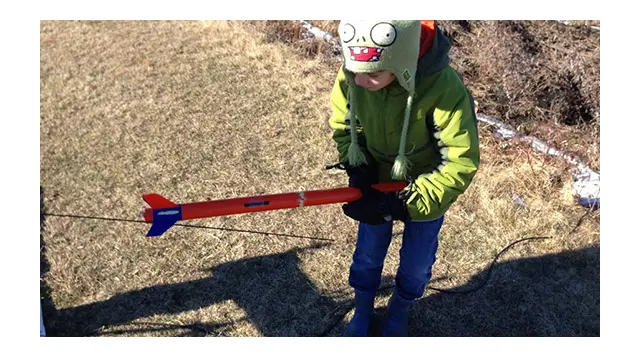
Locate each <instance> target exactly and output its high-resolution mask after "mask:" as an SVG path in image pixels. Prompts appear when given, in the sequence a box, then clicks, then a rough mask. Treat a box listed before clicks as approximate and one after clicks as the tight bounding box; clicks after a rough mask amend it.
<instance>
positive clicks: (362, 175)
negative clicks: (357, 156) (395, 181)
mask: <svg viewBox="0 0 640 357" xmlns="http://www.w3.org/2000/svg"><path fill="white" fill-rule="evenodd" d="M344 167H345V170H346V171H347V175H349V187H357V188H363V187H368V186H371V185H374V184H376V183H378V167H377V165H376V163H375V161H373V160H371V163H370V164H366V165H360V166H351V165H349V164H348V163H346V164H344Z"/></svg>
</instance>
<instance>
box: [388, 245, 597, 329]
mask: <svg viewBox="0 0 640 357" xmlns="http://www.w3.org/2000/svg"><path fill="white" fill-rule="evenodd" d="M485 274H486V271H483V272H481V273H480V274H478V275H475V276H474V277H473V278H472V279H471V280H470V281H469V283H468V284H467V285H466V286H461V287H460V288H459V290H464V289H470V288H473V287H475V286H477V285H478V284H479V283H481V282H482V281H484V279H485ZM436 285H437V284H433V285H432V286H436ZM456 290H458V288H456ZM381 313H382V312H381ZM409 335H410V336H599V335H600V249H599V248H597V247H594V248H585V249H581V250H577V251H570V252H565V253H561V254H553V255H545V256H540V257H534V258H525V259H517V260H512V261H506V262H502V263H498V264H496V266H495V267H494V271H493V274H492V276H491V279H490V281H489V282H488V283H487V285H485V286H484V287H483V288H482V289H480V290H478V291H476V292H473V293H470V294H448V293H439V292H436V293H434V294H430V295H428V296H426V297H425V298H423V299H421V300H419V301H418V302H417V303H416V304H415V305H414V306H413V307H412V308H411V320H410V325H409Z"/></svg>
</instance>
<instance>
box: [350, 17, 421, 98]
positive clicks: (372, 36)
mask: <svg viewBox="0 0 640 357" xmlns="http://www.w3.org/2000/svg"><path fill="white" fill-rule="evenodd" d="M339 32H340V40H341V44H342V52H343V57H344V61H345V69H347V70H348V71H351V72H354V73H363V72H366V73H370V72H377V71H383V70H387V71H391V72H393V73H394V74H395V76H396V77H397V78H398V82H399V83H400V84H401V85H402V86H403V87H404V88H405V89H406V90H407V91H409V92H412V91H413V88H414V83H415V82H414V80H415V78H414V76H415V72H416V68H417V66H418V54H419V51H420V21H418V20H416V21H406V20H381V21H363V20H353V21H348V20H343V21H341V22H340V26H339Z"/></svg>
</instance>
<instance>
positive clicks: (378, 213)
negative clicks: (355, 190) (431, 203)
mask: <svg viewBox="0 0 640 357" xmlns="http://www.w3.org/2000/svg"><path fill="white" fill-rule="evenodd" d="M360 191H361V192H362V198H360V199H359V200H356V201H353V202H349V203H347V204H345V205H342V211H343V212H344V214H345V215H347V216H349V217H351V218H352V219H354V220H356V221H360V222H363V223H367V224H371V225H379V224H383V223H385V222H388V221H391V220H398V221H405V220H406V219H407V217H408V216H409V213H408V211H407V205H406V199H405V198H404V195H402V194H401V193H402V191H401V192H390V193H386V194H385V193H382V192H380V191H378V190H376V189H374V188H372V187H371V186H365V187H362V188H360Z"/></svg>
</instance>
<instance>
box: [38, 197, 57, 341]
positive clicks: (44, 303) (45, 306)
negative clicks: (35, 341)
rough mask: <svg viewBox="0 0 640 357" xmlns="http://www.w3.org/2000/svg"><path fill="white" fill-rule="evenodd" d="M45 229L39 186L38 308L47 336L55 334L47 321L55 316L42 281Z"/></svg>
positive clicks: (47, 291) (47, 263)
mask: <svg viewBox="0 0 640 357" xmlns="http://www.w3.org/2000/svg"><path fill="white" fill-rule="evenodd" d="M45 227H46V219H45V208H44V189H43V188H42V186H40V306H41V307H42V320H43V323H44V326H45V332H46V334H47V335H50V334H52V333H53V334H55V333H56V331H55V329H50V328H49V326H48V323H47V321H50V320H51V319H54V318H55V316H56V308H55V306H54V305H53V301H52V300H51V289H50V288H49V286H48V285H47V283H46V282H45V281H44V279H43V278H44V275H45V274H46V273H47V272H49V262H48V261H47V256H46V253H47V251H46V249H45V244H44V236H43V233H44V230H45Z"/></svg>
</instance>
